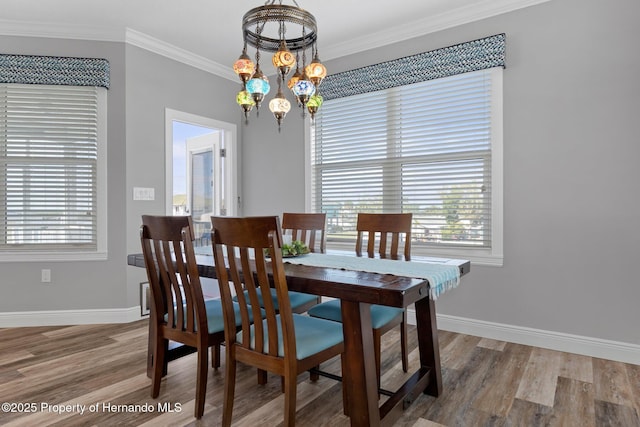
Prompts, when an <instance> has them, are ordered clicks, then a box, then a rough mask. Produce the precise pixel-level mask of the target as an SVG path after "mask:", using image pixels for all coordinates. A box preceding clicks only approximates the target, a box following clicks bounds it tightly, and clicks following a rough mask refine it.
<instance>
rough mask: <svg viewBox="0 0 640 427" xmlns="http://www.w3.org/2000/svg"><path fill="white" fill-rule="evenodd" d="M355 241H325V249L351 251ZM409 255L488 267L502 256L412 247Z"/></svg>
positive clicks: (485, 251)
mask: <svg viewBox="0 0 640 427" xmlns="http://www.w3.org/2000/svg"><path fill="white" fill-rule="evenodd" d="M354 246H355V243H346V242H345V243H340V242H327V249H330V250H339V251H353V248H354ZM411 255H414V256H428V257H436V258H453V259H464V260H469V261H471V265H472V266H473V265H482V266H488V267H502V266H503V263H504V256H503V255H502V254H494V253H492V252H491V249H460V248H456V249H450V248H448V249H447V248H439V249H433V248H421V247H416V246H414V247H412V249H411Z"/></svg>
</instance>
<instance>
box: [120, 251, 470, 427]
mask: <svg viewBox="0 0 640 427" xmlns="http://www.w3.org/2000/svg"><path fill="white" fill-rule="evenodd" d="M413 260H420V259H419V257H412V261H413ZM197 261H198V270H199V273H200V275H201V276H202V277H208V278H213V279H215V278H216V272H215V267H214V265H213V257H211V256H207V255H199V256H197ZM427 261H428V260H427ZM440 262H442V261H440ZM447 262H449V263H450V265H455V266H456V267H457V268H458V269H459V271H460V276H464V275H466V274H467V273H469V271H470V268H471V263H470V262H469V261H467V260H447ZM128 264H129V265H132V266H137V267H144V259H143V257H142V254H132V255H129V256H128ZM285 272H286V275H287V286H288V288H289V290H291V291H298V292H305V293H310V294H315V295H321V296H326V297H332V298H337V299H340V300H341V309H342V322H343V328H344V343H345V358H344V362H343V364H344V365H343V367H342V372H343V373H346V374H347V375H343V387H346V393H347V395H348V396H349V409H348V414H347V415H349V417H350V419H351V425H352V426H380V425H387V426H388V425H392V424H393V422H394V421H395V420H397V419H398V418H399V417H400V415H401V414H402V411H403V410H404V409H405V408H406V407H408V406H409V405H410V404H411V403H412V402H413V400H415V398H416V397H418V396H419V394H420V393H427V394H429V395H431V396H436V397H437V396H439V395H440V394H441V393H442V387H443V386H442V372H441V366H440V349H439V344H438V329H437V324H436V310H435V301H434V299H433V298H431V297H430V292H429V287H430V285H429V282H428V281H427V280H424V279H416V278H412V277H406V276H401V275H394V274H382V273H371V272H364V271H353V270H345V269H337V268H328V267H318V266H309V265H298V264H289V263H285ZM371 304H379V305H387V306H392V307H400V308H406V307H408V306H409V305H410V304H415V315H416V329H417V336H418V349H419V354H420V366H419V368H418V369H417V370H416V372H414V373H413V374H411V376H410V377H409V379H408V380H407V381H406V382H405V383H404V384H403V385H402V386H401V387H400V388H399V389H398V390H396V391H395V392H392V393H389V394H390V396H389V398H388V399H387V400H386V401H384V403H383V404H382V406H378V399H379V389H378V382H377V373H376V366H375V360H374V358H373V357H371V355H372V354H374V345H373V330H372V324H371V311H370V305H371ZM150 323H153V322H150ZM182 354H183V353H181V352H180V349H175V350H174V355H173V357H170V358H175V357H178V356H180V355H182Z"/></svg>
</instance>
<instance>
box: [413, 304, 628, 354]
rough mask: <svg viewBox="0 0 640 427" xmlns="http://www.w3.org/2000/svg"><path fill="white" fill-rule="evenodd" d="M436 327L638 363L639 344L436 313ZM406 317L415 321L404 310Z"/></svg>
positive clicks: (414, 317) (414, 318)
mask: <svg viewBox="0 0 640 427" xmlns="http://www.w3.org/2000/svg"><path fill="white" fill-rule="evenodd" d="M436 317H437V322H438V329H442V330H444V331H451V332H457V333H461V334H467V335H474V336H478V337H482V338H491V339H494V340H499V341H507V342H512V343H516V344H524V345H530V346H535V347H542V348H548V349H551V350H557V351H564V352H567V353H574V354H582V355H585V356H590V357H598V358H602V359H608V360H615V361H618V362H624V363H632V364H634V365H640V345H637V344H629V343H624V342H619V341H609V340H603V339H598V338H592V337H585V336H580V335H571V334H565V333H559V332H553V331H545V330H541V329H533V328H525V327H521V326H513V325H505V324H502V323H493V322H485V321H482V320H474V319H467V318H464V317H457V316H448V315H444V314H438V315H437V316H436ZM407 321H408V322H409V323H411V324H413V325H415V322H416V316H415V311H414V310H413V309H410V310H407Z"/></svg>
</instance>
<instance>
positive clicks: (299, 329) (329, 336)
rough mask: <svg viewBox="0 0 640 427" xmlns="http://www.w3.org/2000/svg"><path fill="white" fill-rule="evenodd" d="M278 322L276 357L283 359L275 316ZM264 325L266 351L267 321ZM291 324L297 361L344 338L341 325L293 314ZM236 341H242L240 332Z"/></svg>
mask: <svg viewBox="0 0 640 427" xmlns="http://www.w3.org/2000/svg"><path fill="white" fill-rule="evenodd" d="M276 320H277V322H278V356H279V357H284V342H283V341H282V327H281V322H280V315H277V316H276ZM262 322H263V324H264V329H263V330H264V348H263V352H265V353H266V352H267V351H268V346H269V344H268V342H269V340H268V337H267V334H268V332H267V321H266V320H263V321H262ZM293 323H294V325H295V326H294V327H295V337H296V356H297V359H298V360H301V359H304V358H306V357H309V356H312V355H314V354H316V353H318V352H320V351H323V350H326V349H327V348H329V347H333V346H334V345H336V344H339V343H341V342H342V341H343V340H344V338H343V334H342V324H340V323H336V322H332V321H329V320H324V319H316V318H314V317H309V316H303V315H300V314H293ZM254 333H255V327H254V326H253V325H252V326H251V348H255V336H254ZM238 341H239V342H240V341H242V332H239V333H238Z"/></svg>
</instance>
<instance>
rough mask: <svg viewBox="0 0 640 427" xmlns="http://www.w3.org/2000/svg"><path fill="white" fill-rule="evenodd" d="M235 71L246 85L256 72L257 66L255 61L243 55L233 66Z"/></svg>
mask: <svg viewBox="0 0 640 427" xmlns="http://www.w3.org/2000/svg"><path fill="white" fill-rule="evenodd" d="M233 71H235V73H236V74H237V75H238V77H240V80H242V82H243V83H246V82H247V80H249V79H250V78H251V76H252V75H253V73H254V72H255V71H256V66H255V64H254V63H253V61H252V60H251V59H250V58H249V57H248V56H247V55H246V54H244V53H243V54H242V55H240V57H239V58H238V60H237V61H236V62H235V63H234V64H233Z"/></svg>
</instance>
